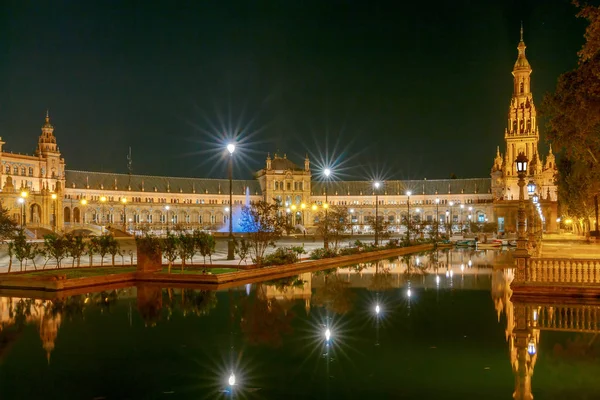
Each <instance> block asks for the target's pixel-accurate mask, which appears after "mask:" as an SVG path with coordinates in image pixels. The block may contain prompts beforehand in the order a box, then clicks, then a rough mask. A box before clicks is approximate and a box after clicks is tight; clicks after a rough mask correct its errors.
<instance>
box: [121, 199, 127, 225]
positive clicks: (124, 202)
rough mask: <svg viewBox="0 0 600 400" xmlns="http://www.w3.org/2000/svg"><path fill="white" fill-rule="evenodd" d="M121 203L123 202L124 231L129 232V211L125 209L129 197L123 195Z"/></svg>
mask: <svg viewBox="0 0 600 400" xmlns="http://www.w3.org/2000/svg"><path fill="white" fill-rule="evenodd" d="M121 203H122V204H123V232H127V225H126V224H127V211H126V210H125V207H126V205H127V198H125V197H121Z"/></svg>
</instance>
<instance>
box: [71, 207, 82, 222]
mask: <svg viewBox="0 0 600 400" xmlns="http://www.w3.org/2000/svg"><path fill="white" fill-rule="evenodd" d="M73 222H75V223H76V224H80V223H81V211H79V207H75V208H74V209H73Z"/></svg>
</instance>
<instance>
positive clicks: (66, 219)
mask: <svg viewBox="0 0 600 400" xmlns="http://www.w3.org/2000/svg"><path fill="white" fill-rule="evenodd" d="M63 215H64V217H63V219H64V222H65V223H67V224H69V223H71V209H70V208H69V207H65V208H64V210H63Z"/></svg>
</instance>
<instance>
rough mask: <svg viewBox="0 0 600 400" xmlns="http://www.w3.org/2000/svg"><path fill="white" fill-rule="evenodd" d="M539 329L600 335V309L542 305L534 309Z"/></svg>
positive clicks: (535, 321) (535, 320)
mask: <svg viewBox="0 0 600 400" xmlns="http://www.w3.org/2000/svg"><path fill="white" fill-rule="evenodd" d="M533 316H534V324H536V323H537V324H536V325H537V326H536V327H537V328H540V329H543V330H552V331H569V332H586V333H600V307H598V306H580V305H564V306H563V305H552V306H550V305H541V306H539V307H536V308H534V311H533Z"/></svg>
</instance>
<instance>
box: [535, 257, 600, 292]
mask: <svg viewBox="0 0 600 400" xmlns="http://www.w3.org/2000/svg"><path fill="white" fill-rule="evenodd" d="M525 282H526V283H551V284H558V285H560V284H568V285H571V286H573V285H588V284H589V285H598V284H600V259H598V260H591V259H588V260H586V259H570V258H569V259H567V258H530V259H529V261H528V267H527V268H526V270H525Z"/></svg>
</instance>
